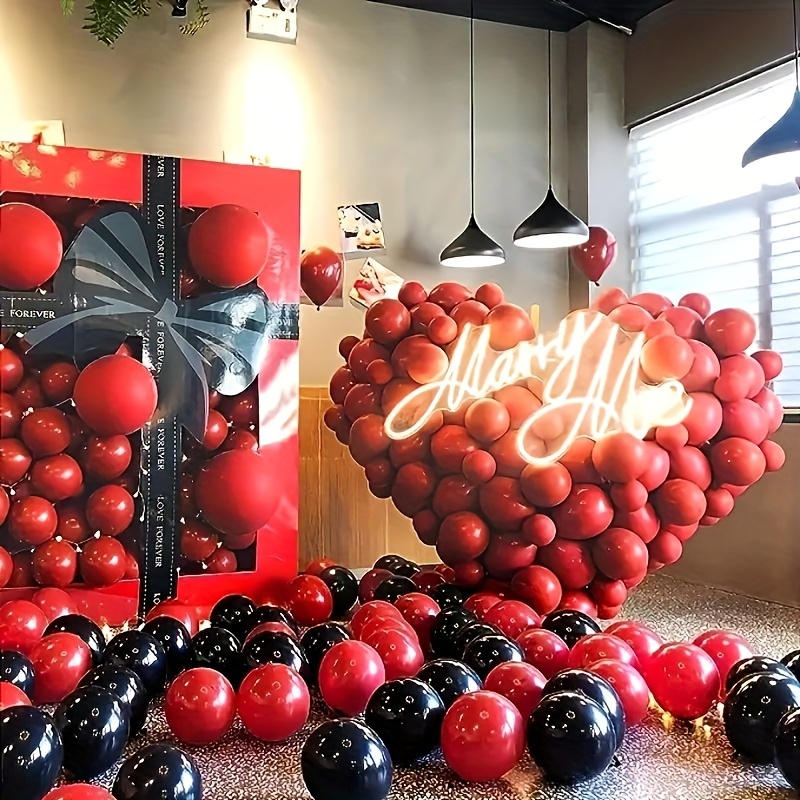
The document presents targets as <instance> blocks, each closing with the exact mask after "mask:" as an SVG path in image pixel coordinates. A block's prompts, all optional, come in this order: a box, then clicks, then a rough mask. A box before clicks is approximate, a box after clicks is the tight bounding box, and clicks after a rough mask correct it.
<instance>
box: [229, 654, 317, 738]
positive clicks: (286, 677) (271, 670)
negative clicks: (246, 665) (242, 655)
mask: <svg viewBox="0 0 800 800" xmlns="http://www.w3.org/2000/svg"><path fill="white" fill-rule="evenodd" d="M310 706H311V698H310V696H309V693H308V687H307V686H306V683H305V681H304V680H303V679H302V678H301V677H300V676H299V675H298V674H297V672H295V670H293V669H291V667H287V666H286V665H285V664H265V665H264V666H262V667H257V668H256V669H254V670H251V671H250V672H249V673H248V674H247V675H246V676H245V678H244V680H243V681H242V685H241V686H240V687H239V692H238V695H237V709H238V711H239V717H240V718H241V720H242V722H243V723H244V726H245V727H246V728H247V730H249V731H250V733H252V734H253V736H256V737H257V738H259V739H262V740H263V741H266V742H282V741H285V740H286V739H288V738H289V737H290V736H293V735H294V734H295V733H297V731H299V730H300V728H302V727H303V725H305V723H306V721H307V720H308V713H309V709H310Z"/></svg>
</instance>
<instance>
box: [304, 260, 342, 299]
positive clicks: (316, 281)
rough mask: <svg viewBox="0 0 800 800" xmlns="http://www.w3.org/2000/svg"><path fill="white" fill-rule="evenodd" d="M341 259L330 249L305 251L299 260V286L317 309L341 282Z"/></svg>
mask: <svg viewBox="0 0 800 800" xmlns="http://www.w3.org/2000/svg"><path fill="white" fill-rule="evenodd" d="M343 271H344V266H343V263H342V257H341V256H340V255H339V254H338V253H337V252H335V251H334V250H331V248H330V247H322V246H321V247H315V248H314V249H313V250H306V252H305V253H303V255H302V257H301V259H300V286H301V287H302V289H303V291H304V292H305V293H306V295H307V296H308V299H309V300H311V302H312V303H313V304H314V305H315V306H316V307H317V308H319V307H320V306H324V305H325V303H327V302H328V300H330V298H331V297H332V296H333V293H334V292H335V291H336V289H337V288H338V286H339V284H340V283H341V282H342V274H343Z"/></svg>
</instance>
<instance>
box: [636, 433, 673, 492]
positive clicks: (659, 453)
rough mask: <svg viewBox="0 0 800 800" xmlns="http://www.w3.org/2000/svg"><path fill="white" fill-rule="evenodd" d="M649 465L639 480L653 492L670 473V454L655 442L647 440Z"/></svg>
mask: <svg viewBox="0 0 800 800" xmlns="http://www.w3.org/2000/svg"><path fill="white" fill-rule="evenodd" d="M644 444H645V446H646V448H647V460H648V466H647V468H646V469H645V471H644V472H643V473H642V474H641V475H640V476H639V482H640V483H641V484H642V486H644V488H645V489H647V491H648V492H652V491H653V490H654V489H657V488H658V487H659V486H661V484H662V483H664V481H665V480H666V479H667V475H668V474H669V455H668V454H667V453H666V452H665V450H664V449H663V448H662V447H660V446H659V445H657V444H656V443H655V442H645V443H644Z"/></svg>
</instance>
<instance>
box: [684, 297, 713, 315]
mask: <svg viewBox="0 0 800 800" xmlns="http://www.w3.org/2000/svg"><path fill="white" fill-rule="evenodd" d="M678 305H679V306H683V307H685V308H691V309H692V311H696V312H697V313H698V314H699V315H700V316H701V317H703V318H705V317H707V316H708V314H709V312H710V311H711V301H710V300H709V299H708V297H706V296H705V295H704V294H699V293H697V292H690V293H689V294H685V295H684V296H683V297H681V299H680V300H679V301H678Z"/></svg>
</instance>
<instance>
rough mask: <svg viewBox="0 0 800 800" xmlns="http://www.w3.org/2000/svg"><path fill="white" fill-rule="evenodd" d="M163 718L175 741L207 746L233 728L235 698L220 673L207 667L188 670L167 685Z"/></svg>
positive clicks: (226, 680)
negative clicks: (165, 719)
mask: <svg viewBox="0 0 800 800" xmlns="http://www.w3.org/2000/svg"><path fill="white" fill-rule="evenodd" d="M164 715H165V716H166V718H167V724H168V725H169V727H170V729H171V730H172V732H173V733H174V734H175V736H176V737H177V738H178V740H179V741H181V742H186V743H187V744H210V743H211V742H216V741H218V740H219V739H221V738H222V737H223V736H224V735H225V734H226V733H227V732H228V729H229V728H230V727H231V725H232V724H233V720H234V717H235V716H236V694H235V692H234V691H233V687H232V686H231V684H230V681H229V680H228V679H227V678H226V677H225V676H224V675H223V674H222V673H220V672H217V671H216V670H213V669H208V668H207V667H195V668H194V669H188V670H186V672H182V673H181V674H180V675H178V677H177V678H175V680H174V681H172V683H171V684H170V687H169V689H168V690H167V695H166V697H165V699H164Z"/></svg>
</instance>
